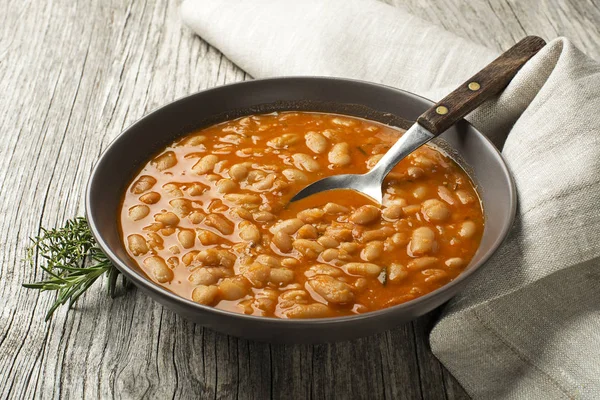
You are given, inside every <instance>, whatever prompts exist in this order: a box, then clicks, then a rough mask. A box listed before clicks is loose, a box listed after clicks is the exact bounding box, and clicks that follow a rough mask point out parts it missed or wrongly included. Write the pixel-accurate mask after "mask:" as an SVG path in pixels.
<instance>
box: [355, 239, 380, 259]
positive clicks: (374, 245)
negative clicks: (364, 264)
mask: <svg viewBox="0 0 600 400" xmlns="http://www.w3.org/2000/svg"><path fill="white" fill-rule="evenodd" d="M382 254H383V242H381V241H379V240H374V241H372V242H369V243H367V244H366V245H365V248H364V249H363V250H362V251H361V253H360V258H362V259H363V260H365V261H374V260H377V259H378V258H379V257H381V255H382Z"/></svg>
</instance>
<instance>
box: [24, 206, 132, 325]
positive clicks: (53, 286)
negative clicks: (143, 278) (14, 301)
mask: <svg viewBox="0 0 600 400" xmlns="http://www.w3.org/2000/svg"><path fill="white" fill-rule="evenodd" d="M31 242H32V244H31V246H30V247H29V248H28V249H27V256H26V262H27V264H29V265H30V266H31V267H33V268H36V266H38V265H39V267H40V268H41V269H43V270H44V271H45V272H46V273H47V274H48V275H49V277H48V278H47V279H46V280H43V281H39V282H35V283H26V284H24V285H23V286H24V287H26V288H30V289H38V290H41V291H42V292H45V291H49V290H54V291H56V292H58V295H57V297H56V300H55V301H54V303H53V304H52V306H51V307H50V309H49V310H48V313H47V314H46V321H48V320H49V319H50V318H51V317H52V314H53V313H54V311H56V309H57V308H58V307H59V306H60V305H62V304H65V303H67V302H68V303H69V308H72V307H73V305H74V303H75V302H76V301H77V299H78V298H79V297H80V296H81V295H82V294H83V293H84V292H85V291H86V290H87V289H89V287H90V286H92V284H93V283H94V282H95V281H96V280H97V279H98V278H99V277H101V276H102V275H104V274H106V276H107V277H108V293H109V294H110V296H111V297H115V293H116V286H117V277H118V275H119V270H118V269H117V268H116V267H115V266H114V265H113V264H112V263H111V262H110V260H109V259H108V257H107V256H106V255H105V254H104V253H103V252H102V250H100V248H99V247H98V245H97V244H96V241H95V240H94V237H93V236H92V232H91V231H90V227H89V225H88V223H87V220H86V219H85V218H83V217H77V218H74V219H70V220H68V221H67V222H66V223H65V225H64V226H63V227H62V228H56V229H44V228H42V231H41V234H40V235H39V236H37V237H35V238H31ZM122 279H123V286H124V287H125V288H128V287H129V286H130V282H128V281H127V280H126V279H125V276H123V277H122Z"/></svg>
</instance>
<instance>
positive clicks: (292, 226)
mask: <svg viewBox="0 0 600 400" xmlns="http://www.w3.org/2000/svg"><path fill="white" fill-rule="evenodd" d="M302 225H304V221H302V220H301V219H299V218H292V219H286V220H283V221H281V222H279V223H277V224H276V225H274V226H272V227H271V229H270V230H271V233H273V234H275V233H277V232H283V233H286V234H288V235H293V234H294V233H296V231H297V230H298V229H300V227H301V226H302Z"/></svg>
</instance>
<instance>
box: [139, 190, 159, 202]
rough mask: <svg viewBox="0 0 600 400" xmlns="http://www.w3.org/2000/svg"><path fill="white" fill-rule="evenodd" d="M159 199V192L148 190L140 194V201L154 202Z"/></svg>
mask: <svg viewBox="0 0 600 400" xmlns="http://www.w3.org/2000/svg"><path fill="white" fill-rule="evenodd" d="M159 200H160V194H159V193H156V192H149V193H146V194H143V195H141V196H140V201H141V202H142V203H146V204H156V203H158V202H159Z"/></svg>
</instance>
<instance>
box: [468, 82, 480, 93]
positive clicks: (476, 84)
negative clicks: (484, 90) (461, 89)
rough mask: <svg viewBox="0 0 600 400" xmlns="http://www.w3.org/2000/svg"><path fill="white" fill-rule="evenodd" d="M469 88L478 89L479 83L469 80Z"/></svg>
mask: <svg viewBox="0 0 600 400" xmlns="http://www.w3.org/2000/svg"><path fill="white" fill-rule="evenodd" d="M469 89H471V90H472V91H474V92H476V91H478V90H479V89H481V85H480V84H479V83H477V82H471V83H469Z"/></svg>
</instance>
